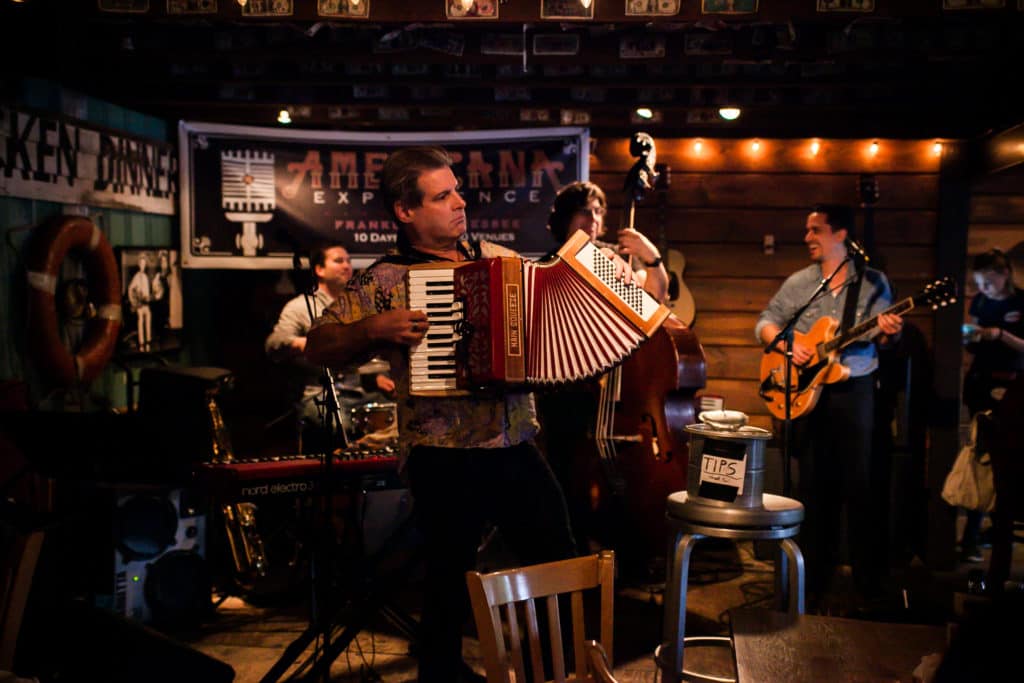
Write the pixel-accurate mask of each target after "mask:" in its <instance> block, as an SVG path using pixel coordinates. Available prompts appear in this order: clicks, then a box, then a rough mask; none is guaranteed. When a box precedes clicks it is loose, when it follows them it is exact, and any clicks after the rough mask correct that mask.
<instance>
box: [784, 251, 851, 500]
mask: <svg viewBox="0 0 1024 683" xmlns="http://www.w3.org/2000/svg"><path fill="white" fill-rule="evenodd" d="M850 260H851V259H850V256H849V255H847V256H846V258H844V259H843V260H842V261H841V262H840V263H839V265H838V266H836V269H835V270H833V271H832V273H831V274H830V275H829V276H828V277H826V278H825V279H823V280H822V281H821V282H819V283H818V287H817V289H815V290H814V292H813V293H812V294H811V296H810V297H809V298H808V299H807V301H806V303H804V304H803V305H802V306H801V307H800V308H798V309H797V310H796V312H795V313H794V314H793V315H792V316H791V317H790V319H789V321H788V322H787V323H786V324H785V326H783V328H782V329H781V330H779V333H778V334H776V335H775V338H774V339H772V341H771V343H770V344H768V346H766V347H765V349H764V352H765V353H772V352H773V351H775V350H776V349H777V348H778V346H779V344H782V345H783V353H782V355H783V356H784V357H785V359H786V360H785V375H786V380H785V384H784V385H783V396H784V403H785V404H786V417H785V418H784V419H783V421H782V495H784V496H786V497H789V495H790V491H791V489H792V484H791V482H790V479H791V476H790V463H789V451H790V441H791V438H792V434H791V432H792V423H793V417H792V405H791V403H790V399H791V398H792V395H793V381H792V375H793V333H794V332H795V330H796V323H797V321H798V320H799V319H800V316H802V315H803V314H804V311H806V310H807V309H808V308H809V307H810V305H811V304H812V303H814V301H815V300H816V299H817V298H818V297H819V296H821V295H822V294H824V293H825V292H827V291H828V286H829V285H830V284H831V283H832V280H834V279H835V277H836V275H838V274H839V271H840V270H842V269H843V268H844V267H846V264H847V263H849V262H850Z"/></svg>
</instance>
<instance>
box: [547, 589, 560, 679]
mask: <svg viewBox="0 0 1024 683" xmlns="http://www.w3.org/2000/svg"><path fill="white" fill-rule="evenodd" d="M544 600H545V606H546V607H547V611H548V639H549V640H550V641H551V673H552V675H553V676H554V683H565V654H564V653H565V647H564V646H563V644H562V617H561V614H559V611H558V596H557V595H549V596H548V597H546V598H545V599H544Z"/></svg>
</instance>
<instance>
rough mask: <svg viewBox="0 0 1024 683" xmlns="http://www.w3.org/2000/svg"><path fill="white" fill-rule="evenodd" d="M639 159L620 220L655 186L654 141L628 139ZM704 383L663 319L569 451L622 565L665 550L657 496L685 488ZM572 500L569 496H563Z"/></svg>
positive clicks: (578, 486)
mask: <svg viewBox="0 0 1024 683" xmlns="http://www.w3.org/2000/svg"><path fill="white" fill-rule="evenodd" d="M630 151H631V152H632V153H633V155H634V156H638V155H639V156H640V159H639V161H638V162H637V164H636V165H635V166H634V168H633V170H631V171H630V174H629V177H628V178H627V182H626V186H627V191H629V193H630V194H629V202H628V205H627V211H626V215H627V220H626V221H625V225H624V227H629V228H632V227H633V223H634V213H635V203H636V201H638V200H639V199H640V198H642V194H643V192H644V191H645V190H647V189H650V188H651V187H653V186H654V185H655V182H656V180H655V179H656V178H657V174H656V173H655V171H654V155H655V152H654V141H653V140H652V139H651V138H650V136H648V135H646V134H645V133H638V134H637V135H635V136H634V138H633V142H632V143H631V147H630ZM705 382H706V363H705V358H704V351H703V349H702V348H701V345H700V342H699V341H698V340H697V336H696V335H695V334H694V333H693V330H691V329H690V328H689V327H687V326H686V325H685V324H684V323H683V322H682V321H680V320H679V319H678V318H677V317H675V316H669V318H668V319H667V320H666V321H665V323H664V324H663V325H662V327H661V328H660V329H658V331H657V332H655V333H654V335H652V336H651V338H650V339H648V340H647V342H645V343H644V344H643V345H642V346H641V347H640V348H639V349H638V350H637V351H636V353H634V354H633V355H632V356H631V357H630V358H629V359H627V360H626V362H625V363H623V364H622V365H621V366H619V367H618V368H616V369H615V370H613V371H611V372H610V373H608V374H607V375H606V376H605V377H604V378H603V380H602V381H601V383H600V388H599V391H598V396H597V408H596V415H595V416H594V417H595V420H594V425H593V430H592V432H591V434H590V435H589V436H590V438H588V439H587V440H586V443H584V444H581V448H579V449H578V451H577V460H578V462H577V468H576V469H577V473H580V474H582V475H583V476H582V478H581V479H575V483H574V487H573V488H574V492H575V495H576V496H579V495H581V494H584V495H585V496H586V506H587V508H588V511H589V512H590V514H591V515H592V520H591V524H590V526H591V527H592V528H593V531H594V535H595V536H597V537H598V539H599V540H601V541H604V542H606V543H609V544H610V545H612V546H614V547H615V548H616V550H617V551H618V553H619V556H620V558H621V563H622V566H623V567H625V568H627V570H629V569H636V570H640V571H645V570H646V571H650V570H652V569H653V568H654V564H655V561H656V560H657V559H658V558H661V557H663V555H664V552H665V547H666V526H665V499H666V497H667V496H668V495H669V494H671V493H674V492H676V491H681V490H684V489H685V488H686V465H687V447H686V442H687V437H686V433H685V431H684V430H683V428H684V427H685V426H686V425H687V424H692V423H693V422H695V421H696V419H695V417H696V398H695V394H696V392H697V390H699V389H700V388H702V387H703V386H704V385H705ZM572 495H574V493H573V492H570V496H572Z"/></svg>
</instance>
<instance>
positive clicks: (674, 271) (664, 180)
mask: <svg viewBox="0 0 1024 683" xmlns="http://www.w3.org/2000/svg"><path fill="white" fill-rule="evenodd" d="M657 170H658V175H657V177H656V180H655V182H654V188H655V189H656V190H657V191H658V235H659V241H660V244H659V245H658V247H659V249H660V250H661V259H662V263H663V264H664V266H665V272H667V273H668V299H667V300H666V301H665V305H666V306H668V308H669V310H671V311H672V314H673V315H675V316H676V317H677V318H679V319H680V320H681V321H683V323H684V324H685V325H686V326H687V327H690V326H691V325H693V319H694V318H695V317H696V316H697V306H696V303H695V302H694V300H693V294H691V293H690V290H689V289H688V288H687V286H686V283H685V282H684V281H683V271H685V270H686V257H685V256H683V252H681V251H679V250H678V249H670V248H669V246H668V239H667V238H666V236H665V223H666V222H667V220H668V216H667V214H668V211H667V208H668V186H669V183H670V182H671V175H672V168H671V167H670V166H665V165H663V164H658V166H657Z"/></svg>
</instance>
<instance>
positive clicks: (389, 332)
mask: <svg viewBox="0 0 1024 683" xmlns="http://www.w3.org/2000/svg"><path fill="white" fill-rule="evenodd" d="M366 322H367V325H368V333H369V336H370V338H371V339H375V340H378V341H386V342H393V343H395V344H405V345H407V346H415V345H416V344H419V343H420V342H421V341H423V337H424V336H426V334H427V328H428V327H429V326H430V323H428V322H427V314H426V313H424V312H423V311H410V310H408V309H404V308H396V309H394V310H391V311H384V312H383V313H380V314H378V315H375V316H373V317H371V318H367V321H366Z"/></svg>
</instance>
